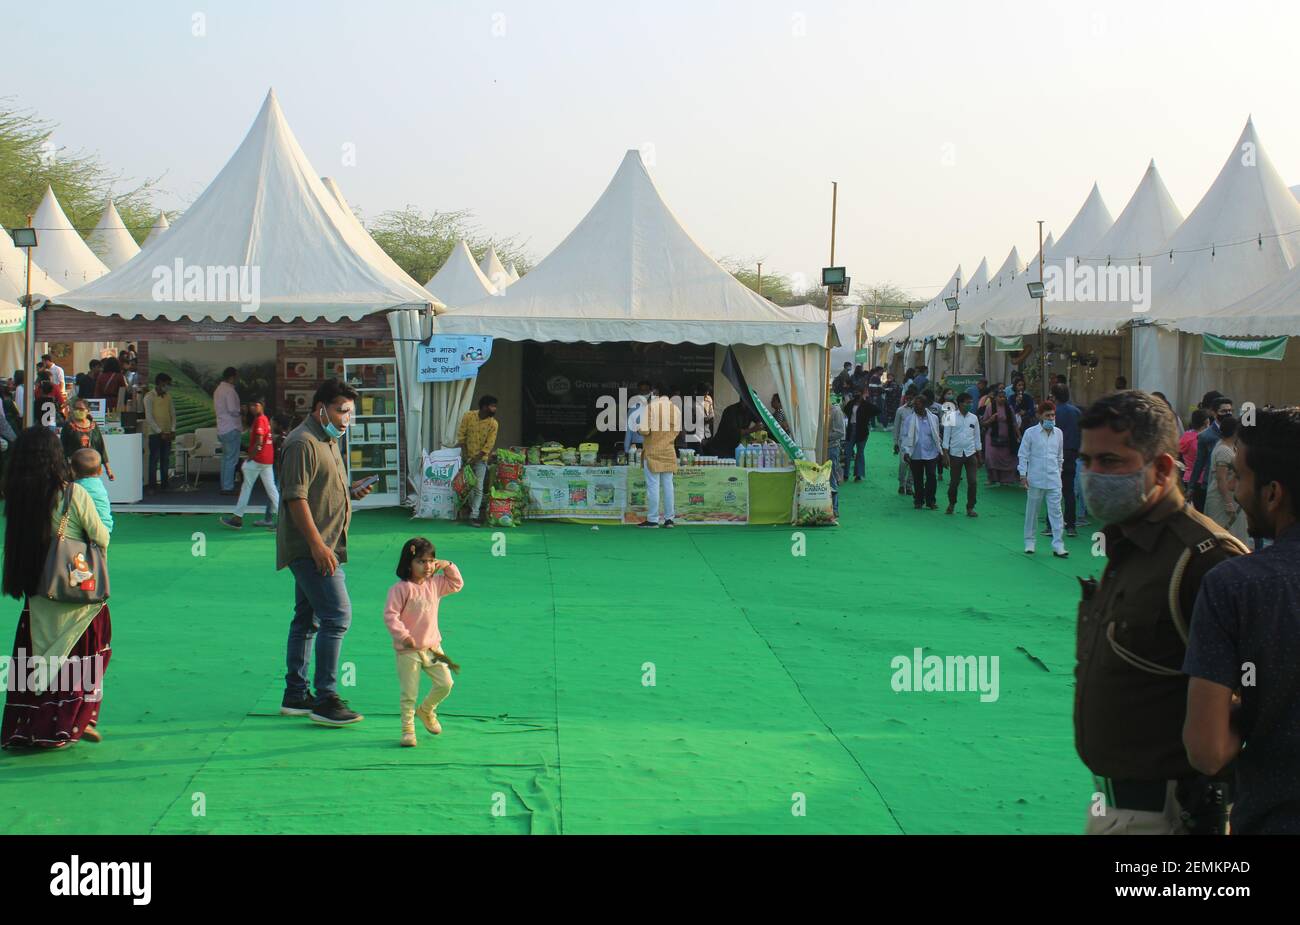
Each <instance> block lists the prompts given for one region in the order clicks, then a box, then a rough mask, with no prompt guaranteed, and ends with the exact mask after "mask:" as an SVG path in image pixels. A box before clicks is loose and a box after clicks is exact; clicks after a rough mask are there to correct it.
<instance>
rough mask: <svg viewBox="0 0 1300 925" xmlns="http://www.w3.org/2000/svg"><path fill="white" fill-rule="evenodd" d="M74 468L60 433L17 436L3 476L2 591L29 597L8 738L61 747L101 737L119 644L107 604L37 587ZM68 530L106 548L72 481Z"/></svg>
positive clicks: (2, 736) (4, 740) (95, 517)
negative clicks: (72, 599)
mask: <svg viewBox="0 0 1300 925" xmlns="http://www.w3.org/2000/svg"><path fill="white" fill-rule="evenodd" d="M70 484H72V477H71V475H70V473H69V472H68V467H67V463H66V462H65V461H64V458H63V447H62V446H61V445H60V443H59V438H58V437H56V436H55V435H54V434H53V433H51V432H50V431H49V430H47V429H46V428H44V427H30V428H28V429H27V430H24V431H23V432H22V433H21V434H19V436H18V440H17V441H16V442H15V443H14V446H13V460H12V462H11V464H10V466H9V473H8V476H7V480H6V484H5V561H4V585H3V590H4V594H5V595H7V596H9V597H13V598H17V599H19V600H21V601H23V602H24V605H23V611H22V616H21V617H19V620H18V631H17V633H16V634H15V636H14V648H13V661H12V662H11V663H10V669H9V684H8V688H9V689H8V690H7V691H6V692H5V708H4V719H3V722H0V746H3V747H5V748H10V747H14V746H22V747H29V748H63V747H66V746H68V745H70V744H72V743H73V742H76V741H78V740H80V739H81V738H82V737H85V738H86V739H88V740H90V741H92V742H98V741H99V740H100V734H99V731H98V730H97V729H96V724H97V723H98V722H99V708H100V706H101V704H102V700H103V690H104V689H103V684H104V671H105V669H106V668H107V667H108V659H109V656H110V655H111V653H112V649H111V640H112V635H113V627H112V623H111V622H110V620H109V614H108V605H107V604H90V605H84V606H83V605H80V604H65V603H61V602H59V601H51V600H49V599H47V598H45V597H42V596H41V595H40V594H39V592H38V586H39V585H40V582H41V573H42V571H43V570H44V568H45V557H46V555H47V553H48V552H49V547H50V543H51V542H52V541H53V537H54V534H55V532H56V530H57V526H58V523H59V521H60V519H61V518H62V515H63V502H64V497H65V493H66V491H67V488H68V486H69V485H70ZM68 511H69V513H68V526H67V530H66V533H65V535H66V536H68V537H71V538H73V539H79V540H87V539H88V540H90V541H91V542H94V543H95V544H96V545H98V546H100V547H101V548H105V549H107V547H108V541H109V535H108V530H107V529H106V528H105V527H104V524H103V522H102V521H101V520H100V519H99V514H98V513H97V512H96V511H95V505H94V502H93V501H91V499H90V495H88V494H87V493H86V492H85V490H84V489H82V488H81V486H79V485H75V484H73V485H72V500H71V504H70V505H69V509H68Z"/></svg>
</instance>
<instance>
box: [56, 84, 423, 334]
mask: <svg viewBox="0 0 1300 925" xmlns="http://www.w3.org/2000/svg"><path fill="white" fill-rule="evenodd" d="M147 254H148V259H144V260H134V261H132V262H131V263H129V264H128V265H126V266H124V267H122V268H121V269H120V270H118V271H117V272H115V273H113V274H111V275H110V276H106V277H104V278H102V279H99V280H96V281H94V282H92V283H89V284H87V285H85V286H82V287H80V288H79V289H77V290H75V291H72V292H69V293H67V294H66V295H64V296H63V297H61V298H60V299H59V300H58V303H59V304H62V305H68V306H70V307H72V308H75V309H78V310H79V311H84V312H91V313H93V314H97V315H102V316H113V317H119V318H136V317H142V318H145V319H151V320H152V319H155V318H165V319H167V320H171V321H176V320H181V319H189V320H192V321H200V320H216V321H249V320H258V321H271V320H280V321H293V320H297V319H302V320H306V321H317V320H324V321H340V320H342V319H351V320H356V319H359V318H361V317H363V316H365V315H368V314H371V313H373V312H377V311H383V310H385V309H391V308H397V307H402V306H426V305H429V304H431V303H433V302H434V301H435V300H434V299H432V298H431V297H430V295H429V294H428V293H427V292H425V291H424V290H423V289H422V288H420V286H419V285H418V284H416V282H415V281H414V280H413V279H411V278H410V277H409V276H407V275H406V273H405V272H404V271H403V270H402V269H401V268H400V267H398V266H397V264H395V263H394V262H393V261H392V259H391V258H390V257H389V256H388V255H387V254H385V253H384V252H383V250H381V249H380V247H379V245H377V244H376V243H375V242H374V240H373V239H372V238H371V237H370V236H369V235H368V234H366V233H365V230H364V229H363V228H362V227H361V225H360V223H359V222H357V221H356V219H355V217H353V216H352V214H351V213H350V212H347V211H346V210H345V209H344V208H343V207H342V206H340V205H339V202H338V200H337V199H335V197H334V195H333V194H331V193H330V191H329V190H328V189H326V187H325V185H324V184H323V183H321V181H320V179H319V178H318V177H317V175H316V171H315V170H313V169H312V167H311V163H310V162H309V161H308V160H307V156H306V155H305V154H304V153H303V150H302V148H301V147H300V146H299V145H298V141H297V139H296V138H294V136H293V132H292V131H291V130H290V128H289V125H288V123H287V122H286V121H285V118H284V114H283V113H282V112H281V110H280V105H279V102H278V101H277V100H276V97H275V92H274V91H272V92H270V93H268V94H267V96H266V101H265V102H264V103H263V105H262V109H261V111H260V112H259V113H258V116H257V119H256V120H255V121H254V123H253V126H252V128H251V129H250V130H249V132H248V135H247V137H245V139H244V141H243V143H242V144H240V146H239V148H238V149H237V150H236V151H235V153H234V154H233V155H232V156H231V158H230V160H229V162H227V164H226V166H225V167H224V168H222V170H221V172H220V173H219V174H217V176H216V178H215V179H214V180H213V181H212V182H211V183H210V184H209V185H208V188H207V189H206V190H204V191H203V194H202V195H201V196H199V198H198V199H197V200H195V202H194V204H193V205H191V206H190V208H189V209H188V210H186V212H185V215H184V217H183V218H182V220H181V221H179V222H177V224H176V226H175V227H174V228H172V229H171V230H170V231H169V232H168V233H167V234H166V235H164V236H163V237H160V238H159V239H158V240H157V241H156V242H155V243H154V244H153V245H151V246H150V247H149V248H148V249H147ZM212 268H220V269H221V270H223V271H225V273H222V274H213V273H212ZM192 271H193V272H192ZM205 271H206V273H205ZM160 273H166V274H171V275H174V274H177V273H179V275H180V277H181V278H178V279H174V280H173V284H174V290H175V291H174V292H173V293H171V294H172V296H173V298H172V299H163V298H160V297H158V295H156V292H157V291H158V286H159V281H158V279H157V277H158V275H159V274H160ZM214 277H215V278H214ZM236 277H238V278H241V279H245V278H246V279H247V280H248V281H249V282H250V284H251V281H252V280H253V279H256V281H257V285H256V288H257V290H258V293H257V298H256V300H255V301H256V305H255V306H254V305H253V303H252V302H250V301H248V300H245V299H243V298H242V297H241V296H240V295H239V292H238V291H237V289H236V287H235V286H233V285H231V284H232V282H233V281H234V279H235V278H236ZM192 281H194V282H196V283H197V291H196V292H194V293H193V294H194V295H195V296H197V297H196V298H192V299H189V300H182V297H183V296H184V297H185V298H189V293H183V291H182V290H183V289H184V287H187V286H189V284H190V283H191V282H192ZM252 307H255V308H256V310H253V311H250V310H249V309H250V308H252Z"/></svg>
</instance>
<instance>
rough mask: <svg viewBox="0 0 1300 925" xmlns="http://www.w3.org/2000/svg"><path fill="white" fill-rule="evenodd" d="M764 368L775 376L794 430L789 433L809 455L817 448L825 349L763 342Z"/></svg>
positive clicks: (815, 451)
mask: <svg viewBox="0 0 1300 925" xmlns="http://www.w3.org/2000/svg"><path fill="white" fill-rule="evenodd" d="M763 351H764V353H765V354H766V359H767V365H768V369H769V370H771V373H772V376H773V378H775V379H776V392H777V394H778V395H780V396H781V405H782V407H784V408H785V409H786V420H787V421H789V422H790V427H791V428H792V429H793V430H794V433H792V434H791V435H790V436H791V437H793V438H794V441H795V442H796V443H797V444H799V446H800V447H802V448H803V451H804V453H805V454H807V456H808V458H809V459H816V458H817V454H818V453H819V452H821V449H820V446H819V445H818V442H817V431H818V427H819V425H820V423H821V421H820V420H819V419H820V417H821V414H822V393H823V392H824V391H825V388H826V386H825V383H826V351H825V350H824V349H820V350H819V349H818V348H816V347H809V346H792V345H790V344H784V345H781V346H767V347H764V348H763Z"/></svg>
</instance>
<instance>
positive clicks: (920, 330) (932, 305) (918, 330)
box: [890, 264, 961, 366]
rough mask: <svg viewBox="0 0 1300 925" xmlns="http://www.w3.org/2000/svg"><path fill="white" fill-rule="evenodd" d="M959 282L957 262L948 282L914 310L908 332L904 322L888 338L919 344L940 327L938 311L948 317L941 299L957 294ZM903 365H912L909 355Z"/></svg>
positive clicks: (959, 268)
mask: <svg viewBox="0 0 1300 925" xmlns="http://www.w3.org/2000/svg"><path fill="white" fill-rule="evenodd" d="M960 282H961V264H957V269H955V270H953V271H952V275H951V276H949V277H948V282H946V283H944V284H943V288H942V289H940V290H939V291H938V292H937V293H935V294H934V295H933V296H931V298H930V301H928V302H926V303H925V305H924V306H922V307H921V308H919V309H917V310H916V313H915V314H914V315H913V316H912V324H911V331H910V333H909V331H908V324H907V323H906V322H904V323H903V325H902V326H901V327H898V328H896V329H895V330H894V331H893V332H892V334H891V335H890V338H891V339H892V340H894V342H895V343H901V342H902V341H904V340H908V339H910V340H911V342H912V344H913V345H919V344H921V343H922V342H924V340H925V338H926V337H927V336H929V335H930V334H933V333H935V331H937V330H939V328H940V327H941V324H940V321H939V318H940V314H939V313H940V312H942V313H943V316H944V317H948V312H947V311H946V310H945V308H944V304H943V300H944V299H945V298H946V297H948V296H951V295H956V294H957V291H958V287H959V285H960ZM904 365H905V366H910V365H912V364H911V358H910V357H908V358H907V359H906V360H905V362H904Z"/></svg>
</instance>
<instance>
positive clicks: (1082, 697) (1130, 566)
mask: <svg viewBox="0 0 1300 925" xmlns="http://www.w3.org/2000/svg"><path fill="white" fill-rule="evenodd" d="M1079 427H1080V430H1081V433H1082V442H1081V446H1080V450H1079V460H1080V461H1081V462H1082V463H1083V494H1084V498H1085V499H1086V500H1087V503H1088V510H1089V511H1090V512H1091V513H1092V514H1093V515H1095V516H1096V517H1097V518H1098V519H1100V521H1101V523H1102V524H1104V525H1105V529H1104V531H1103V532H1102V533H1098V534H1094V535H1093V539H1094V545H1093V552H1094V555H1101V554H1104V555H1105V556H1106V564H1105V569H1104V571H1103V573H1102V577H1101V580H1100V581H1097V580H1095V579H1093V578H1087V579H1082V578H1081V579H1079V583H1080V585H1081V586H1082V589H1083V600H1082V601H1081V602H1080V604H1079V610H1078V631H1077V636H1078V638H1077V645H1076V652H1077V658H1078V663H1077V665H1076V667H1075V692H1074V741H1075V748H1076V750H1077V751H1078V753H1079V758H1080V759H1081V760H1082V761H1083V763H1084V764H1085V765H1086V766H1087V767H1088V769H1089V770H1091V771H1092V773H1093V776H1094V793H1093V800H1092V807H1091V810H1090V812H1089V816H1088V822H1087V828H1086V831H1087V833H1088V834H1106V835H1137V834H1148V835H1154V834H1183V833H1187V832H1189V831H1190V832H1193V833H1207V834H1208V833H1213V832H1221V831H1222V830H1223V823H1224V809H1225V807H1224V799H1223V792H1222V787H1221V786H1220V785H1219V784H1218V782H1216V781H1214V780H1212V779H1210V778H1208V777H1205V776H1202V775H1199V774H1198V773H1197V772H1196V770H1195V769H1194V768H1193V767H1192V765H1191V764H1190V763H1189V761H1188V758H1187V754H1186V751H1185V750H1184V748H1183V722H1184V719H1185V716H1186V705H1187V688H1188V683H1187V676H1186V675H1185V674H1183V672H1182V665H1183V658H1184V656H1185V654H1186V651H1187V638H1188V630H1189V624H1190V622H1191V614H1192V608H1193V605H1194V603H1195V601H1196V594H1197V591H1198V590H1199V588H1200V585H1201V579H1202V577H1203V576H1204V575H1205V573H1206V572H1208V571H1209V570H1210V569H1211V568H1213V567H1214V566H1215V565H1218V564H1219V563H1220V562H1223V561H1224V560H1225V559H1227V558H1229V557H1230V556H1234V555H1238V554H1240V553H1241V552H1244V551H1245V547H1243V546H1242V545H1241V544H1240V543H1239V542H1238V541H1237V540H1236V539H1234V538H1233V537H1232V536H1230V535H1228V534H1227V533H1224V532H1223V531H1222V529H1221V528H1220V527H1218V526H1217V525H1216V524H1215V523H1214V522H1213V521H1212V520H1210V519H1208V518H1207V517H1204V516H1203V515H1201V514H1199V513H1197V512H1196V511H1195V510H1194V509H1193V508H1192V507H1191V506H1190V505H1188V504H1187V502H1186V500H1185V499H1184V497H1183V493H1182V489H1181V481H1182V480H1181V478H1180V477H1179V471H1178V466H1177V463H1176V459H1177V458H1178V428H1177V424H1176V423H1175V420H1174V415H1173V412H1172V411H1170V409H1169V406H1168V405H1166V404H1165V403H1164V402H1162V401H1161V400H1160V399H1159V398H1156V397H1154V396H1152V395H1148V394H1147V393H1145V392H1140V391H1137V390H1131V391H1123V392H1116V393H1114V394H1111V395H1107V396H1106V397H1105V398H1102V399H1100V400H1099V401H1097V402H1094V403H1093V405H1092V406H1091V407H1089V408H1088V410H1087V411H1086V412H1084V414H1083V416H1082V418H1080V420H1079Z"/></svg>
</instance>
